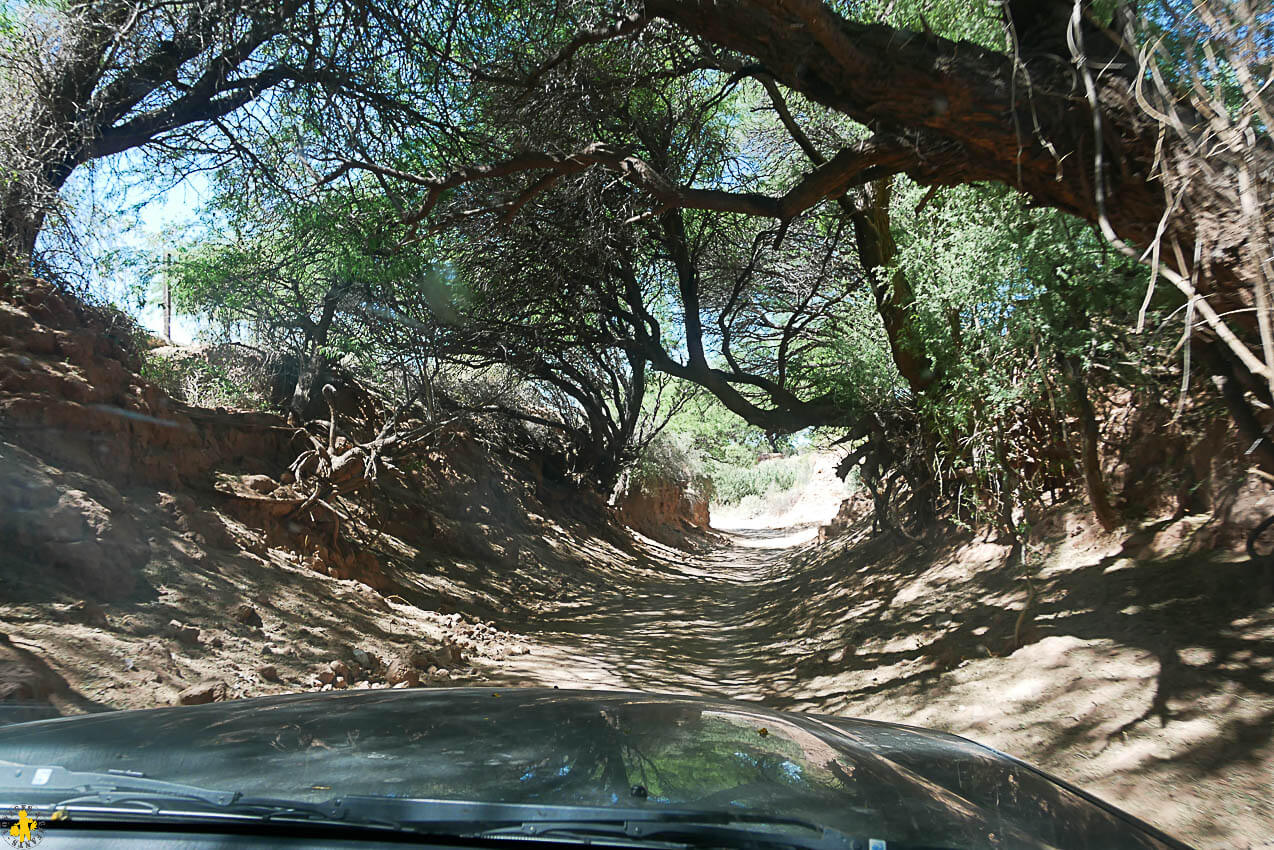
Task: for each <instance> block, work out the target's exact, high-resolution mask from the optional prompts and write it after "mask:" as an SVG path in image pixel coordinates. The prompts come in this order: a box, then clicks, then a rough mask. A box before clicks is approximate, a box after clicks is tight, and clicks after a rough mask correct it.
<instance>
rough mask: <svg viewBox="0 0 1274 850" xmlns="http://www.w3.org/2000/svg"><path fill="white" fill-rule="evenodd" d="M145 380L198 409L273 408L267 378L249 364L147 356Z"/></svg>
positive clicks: (193, 356) (144, 368) (143, 361)
mask: <svg viewBox="0 0 1274 850" xmlns="http://www.w3.org/2000/svg"><path fill="white" fill-rule="evenodd" d="M141 376H142V377H143V378H145V379H146V380H148V381H151V382H153V383H155V384H157V385H158V386H159V387H160V388H161V389H163V390H164V392H166V393H168V394H169V395H170V396H172V397H173V398H175V399H178V400H179V401H184V402H186V403H187V404H191V405H194V406H195V407H205V408H216V407H230V408H237V409H240V410H265V409H268V408H269V406H270V404H269V399H268V398H267V392H265V391H263V386H262V381H263V376H262V375H261V374H259V370H258V369H255V367H254V366H253V365H251V364H247V363H242V364H238V365H235V364H234V363H222V362H216V361H214V360H211V359H209V358H206V357H203V356H199V355H197V354H191V355H189V356H181V355H177V356H173V355H171V354H170V355H164V354H156V353H155V352H147V353H146V354H145V355H144V357H143V358H142V368H141ZM266 386H268V384H266Z"/></svg>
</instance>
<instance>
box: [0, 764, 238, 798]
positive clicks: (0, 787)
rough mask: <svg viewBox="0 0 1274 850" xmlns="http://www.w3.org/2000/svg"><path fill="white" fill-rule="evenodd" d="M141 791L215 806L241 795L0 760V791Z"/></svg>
mask: <svg viewBox="0 0 1274 850" xmlns="http://www.w3.org/2000/svg"><path fill="white" fill-rule="evenodd" d="M68 791H78V792H82V793H93V792H99V793H112V792H129V793H132V792H139V793H143V794H153V795H159V796H167V797H173V798H181V799H186V800H202V801H203V802H205V803H208V804H210V805H214V806H228V805H230V804H231V803H233V802H234V801H235V799H236V798H237V797H238V796H239V794H238V792H236V791H218V790H214V789H211V788H200V787H198V786H196V785H182V784H180V783H178V782H166V781H164V780H161V779H149V778H147V777H146V776H144V775H143V774H140V773H135V772H131V771H121V770H110V771H106V772H103V773H98V772H89V771H78V770H67V769H66V768H65V767H61V766H59V765H28V764H16V763H14V762H8V761H0V793H4V792H20V793H28V794H38V795H40V796H44V795H46V794H56V793H58V792H68Z"/></svg>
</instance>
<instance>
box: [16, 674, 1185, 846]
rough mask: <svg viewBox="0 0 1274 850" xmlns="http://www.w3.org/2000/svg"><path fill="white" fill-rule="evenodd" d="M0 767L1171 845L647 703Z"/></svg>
mask: <svg viewBox="0 0 1274 850" xmlns="http://www.w3.org/2000/svg"><path fill="white" fill-rule="evenodd" d="M0 760H4V761H10V762H21V763H24V764H41V765H61V766H63V767H66V768H68V769H71V770H80V771H106V770H124V771H137V772H141V773H143V774H145V775H146V776H148V777H152V778H157V779H164V780H170V781H176V782H182V783H186V784H192V785H200V786H204V787H211V788H219V789H225V790H239V791H243V792H245V793H247V794H252V795H268V796H271V797H285V798H289V799H304V800H316V801H317V800H325V799H330V798H332V797H333V796H337V795H355V794H357V795H386V796H395V797H425V798H441V799H454V800H476V801H493V802H494V801H499V802H528V803H559V804H580V805H613V806H625V807H629V806H633V805H645V806H676V807H678V808H687V807H694V808H704V809H718V810H720V809H726V810H743V809H746V810H752V811H757V812H765V813H774V814H782V815H786V816H792V817H800V818H805V819H808V820H812V821H815V822H818V823H820V824H822V825H824V826H829V827H833V828H836V829H839V830H841V831H843V832H846V833H849V834H856V835H862V834H867V835H879V836H880V837H882V838H887V839H888V840H890V841H895V842H900V843H930V844H932V845H936V846H944V847H1014V848H1018V847H1059V848H1061V847H1065V848H1070V847H1092V848H1121V847H1129V848H1161V847H1181V846H1183V845H1180V844H1178V843H1176V842H1172V841H1171V839H1167V838H1166V837H1165V836H1162V835H1161V834H1159V833H1157V832H1155V831H1153V830H1150V829H1149V828H1148V827H1145V826H1144V825H1143V824H1139V823H1138V822H1136V821H1135V820H1133V819H1132V818H1131V817H1129V816H1127V815H1125V814H1123V813H1120V812H1118V811H1116V810H1113V809H1110V808H1109V807H1106V806H1104V805H1101V804H1099V803H1097V802H1096V801H1094V800H1092V799H1091V798H1088V797H1086V796H1085V795H1083V794H1081V793H1079V792H1076V791H1075V790H1074V789H1071V788H1068V787H1065V786H1063V785H1061V784H1059V783H1057V782H1055V781H1054V780H1051V779H1049V778H1048V777H1046V776H1045V775H1044V774H1042V773H1040V772H1039V771H1037V770H1035V769H1033V768H1030V767H1029V766H1027V765H1024V764H1022V763H1021V762H1018V761H1016V760H1014V759H1011V758H1008V757H1006V756H1004V755H1002V754H1000V753H997V752H995V751H994V750H990V749H988V748H986V747H982V746H980V745H977V744H974V743H972V742H970V741H967V740H965V739H963V738H959V737H956V736H954V735H947V734H944V733H940V732H933V731H928V730H923V729H915V728H909V727H903V726H895V725H891V724H887V723H877V722H872V721H863V720H848V719H844V718H827V717H816V716H811V715H799V714H787V713H782V712H775V711H770V710H767V709H764V708H761V707H759V706H753V705H749V704H746V703H738V702H729V701H724V700H710V699H701V698H695V697H679V696H659V695H651V694H644V693H627V692H620V693H615V692H599V691H560V690H556V689H479V688H457V689H429V690H423V689H419V690H377V691H357V692H339V693H329V694H298V695H294V696H285V697H267V698H262V699H253V700H240V701H234V702H225V703H214V704H211V705H204V706H194V707H188V708H163V709H153V710H149V711H128V712H110V713H105V714H96V715H86V716H80V717H69V718H60V719H56V720H44V721H38V722H33V723H22V724H16V725H12V726H7V727H3V728H0ZM634 786H641V789H640V790H636V789H634ZM8 802H10V801H3V800H0V804H5V803H8ZM13 802H21V801H13Z"/></svg>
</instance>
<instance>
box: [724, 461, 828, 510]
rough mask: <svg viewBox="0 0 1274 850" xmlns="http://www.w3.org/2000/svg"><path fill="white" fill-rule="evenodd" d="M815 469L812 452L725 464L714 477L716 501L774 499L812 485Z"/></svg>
mask: <svg viewBox="0 0 1274 850" xmlns="http://www.w3.org/2000/svg"><path fill="white" fill-rule="evenodd" d="M812 471H813V462H812V461H811V459H810V457H809V455H796V456H793V457H783V458H774V459H771V460H763V461H761V462H760V463H757V464H755V465H753V466H728V467H721V468H719V469H718V470H717V471H716V474H714V475H713V476H712V485H713V489H714V491H715V493H716V498H715V500H714V501H715V502H716V503H718V504H721V505H737V504H739V503H741V502H743V500H744V499H747V498H748V497H758V498H761V499H766V500H770V499H773V498H774V497H775V496H777V495H779V494H781V493H785V492H788V491H792V490H796V489H799V488H801V487H803V486H805V485H806V484H808V483H809V480H810V474H811V472H812Z"/></svg>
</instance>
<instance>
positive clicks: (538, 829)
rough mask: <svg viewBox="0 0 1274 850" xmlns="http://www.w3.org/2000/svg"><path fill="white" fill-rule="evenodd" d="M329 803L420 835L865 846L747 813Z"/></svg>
mask: <svg viewBox="0 0 1274 850" xmlns="http://www.w3.org/2000/svg"><path fill="white" fill-rule="evenodd" d="M333 803H334V805H335V806H336V809H337V811H338V812H339V813H340V814H341V815H349V816H351V817H354V818H371V819H372V820H375V821H383V822H394V823H398V824H399V825H401V826H402V827H403V828H405V829H411V830H414V831H418V832H430V833H444V834H453V835H463V836H476V837H482V838H501V837H518V838H525V837H527V836H541V837H549V836H552V837H558V838H563V837H565V838H570V837H577V838H602V837H611V838H626V839H632V840H642V841H648V840H660V841H668V842H672V843H689V844H708V843H724V844H727V845H729V846H760V845H765V846H785V847H799V848H803V850H851V848H855V847H856V846H861V847H866V846H867V842H866V841H862V842H861V843H860V844H858V845H856V844H855V842H854V839H852V838H851V837H849V836H847V835H845V834H843V833H841V832H838V831H837V830H834V829H829V828H825V827H823V826H821V825H819V824H816V823H812V822H810V821H805V820H801V819H799V818H789V817H783V816H780V815H769V814H762V813H757V812H748V811H738V812H733V811H699V810H695V809H671V808H653V807H652V808H615V807H607V806H569V805H555V804H554V805H550V804H545V805H536V804H528V803H476V802H457V801H454V800H427V799H408V798H397V797H363V796H349V797H343V798H340V799H337V800H334V801H333ZM338 816H339V815H338ZM749 827H751V828H749ZM780 830H782V831H780Z"/></svg>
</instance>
